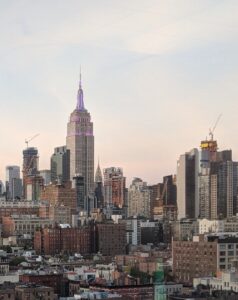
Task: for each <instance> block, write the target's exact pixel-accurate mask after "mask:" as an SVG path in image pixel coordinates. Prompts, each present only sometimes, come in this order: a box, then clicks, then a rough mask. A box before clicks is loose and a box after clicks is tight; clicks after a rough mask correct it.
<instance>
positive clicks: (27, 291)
mask: <svg viewBox="0 0 238 300" xmlns="http://www.w3.org/2000/svg"><path fill="white" fill-rule="evenodd" d="M15 297H16V298H15V299H18V300H28V299H29V300H31V299H32V300H33V299H44V300H54V299H55V296H54V290H53V288H51V287H49V286H41V285H34V284H32V285H29V284H27V285H19V286H16V287H15Z"/></svg>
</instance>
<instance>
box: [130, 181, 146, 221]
mask: <svg viewBox="0 0 238 300" xmlns="http://www.w3.org/2000/svg"><path fill="white" fill-rule="evenodd" d="M128 216H129V217H131V216H144V217H147V218H149V217H150V190H149V187H148V186H147V184H146V182H143V181H142V180H141V179H140V178H134V180H133V181H132V184H131V185H130V187H129V189H128Z"/></svg>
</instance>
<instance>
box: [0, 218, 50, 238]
mask: <svg viewBox="0 0 238 300" xmlns="http://www.w3.org/2000/svg"><path fill="white" fill-rule="evenodd" d="M2 223H3V236H4V237H9V236H12V235H17V236H22V235H25V234H27V235H30V236H32V237H33V236H34V232H35V231H36V229H38V228H45V227H49V226H52V225H53V224H54V221H53V220H50V219H45V218H39V217H37V216H36V215H12V216H10V217H3V218H2Z"/></svg>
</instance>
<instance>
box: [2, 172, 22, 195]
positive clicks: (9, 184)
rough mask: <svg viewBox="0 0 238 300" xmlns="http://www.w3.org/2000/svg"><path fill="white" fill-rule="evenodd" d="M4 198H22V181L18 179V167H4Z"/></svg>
mask: <svg viewBox="0 0 238 300" xmlns="http://www.w3.org/2000/svg"><path fill="white" fill-rule="evenodd" d="M6 197H7V199H16V198H21V197H22V180H21V179H20V167H18V166H7V167H6Z"/></svg>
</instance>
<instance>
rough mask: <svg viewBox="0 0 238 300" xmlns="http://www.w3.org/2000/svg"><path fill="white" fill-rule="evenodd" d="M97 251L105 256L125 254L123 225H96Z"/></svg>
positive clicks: (124, 229)
mask: <svg viewBox="0 0 238 300" xmlns="http://www.w3.org/2000/svg"><path fill="white" fill-rule="evenodd" d="M97 240H98V245H97V250H98V251H99V252H100V253H101V254H102V255H106V256H115V255H118V254H125V253H126V226H125V224H113V223H101V224H97Z"/></svg>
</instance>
